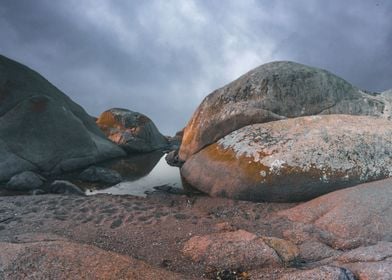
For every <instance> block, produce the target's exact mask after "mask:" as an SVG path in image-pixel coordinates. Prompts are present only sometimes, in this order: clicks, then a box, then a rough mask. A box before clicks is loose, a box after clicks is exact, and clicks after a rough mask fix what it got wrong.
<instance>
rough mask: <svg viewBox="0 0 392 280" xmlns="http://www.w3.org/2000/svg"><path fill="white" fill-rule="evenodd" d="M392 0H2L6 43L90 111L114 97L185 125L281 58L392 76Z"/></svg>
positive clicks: (361, 80) (161, 120) (169, 123)
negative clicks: (203, 105) (224, 91)
mask: <svg viewBox="0 0 392 280" xmlns="http://www.w3.org/2000/svg"><path fill="white" fill-rule="evenodd" d="M391 18H392V1H387V0H379V1H370V0H369V1H367V0H363V1H355V0H348V1H340V0H331V1H321V0H319V1H317V0H309V1H308V0H293V1H282V0H281V1H262V0H260V1H256V0H253V1H252V0H242V1H237V0H228V1H218V0H211V1H201V0H200V1H196V0H176V1H175V0H161V1H158V0H146V1H126V0H123V1H121V0H119V1H106V0H82V1H80V0H79V1H76V0H69V1H50V0H36V1H29V0H21V1H13V0H3V1H2V3H1V4H0V36H1V38H2V42H1V43H0V53H1V54H3V55H6V56H8V57H10V58H12V59H15V60H17V61H19V62H21V63H23V64H26V65H27V66H29V67H31V68H33V69H34V70H36V71H38V72H39V73H41V74H42V75H43V76H44V77H46V78H47V79H48V80H49V81H51V82H52V83H53V84H54V85H56V86H57V87H58V88H60V89H61V90H62V91H63V92H64V93H66V94H67V95H69V96H70V97H71V98H72V99H73V100H74V101H76V102H77V103H79V104H80V105H82V106H83V107H84V108H85V109H86V110H87V112H89V113H90V114H91V115H95V116H97V115H99V114H100V113H101V112H102V111H104V110H106V109H109V108H112V107H122V108H128V109H131V110H134V111H139V112H141V113H144V114H146V115H148V116H149V117H150V118H152V119H153V121H154V122H155V123H156V124H157V126H158V127H159V128H160V130H161V131H162V132H163V133H165V134H173V133H174V132H175V131H177V130H179V129H181V128H182V127H183V126H184V125H185V124H186V122H187V121H188V120H189V118H190V116H191V115H192V113H193V112H194V110H195V109H196V107H197V106H198V104H199V103H200V102H201V101H202V99H203V98H204V97H205V96H206V95H207V94H209V93H210V92H212V91H213V90H214V89H216V88H218V87H221V86H223V85H225V84H226V83H228V82H230V81H232V80H234V79H236V78H237V77H239V76H240V75H242V74H244V73H246V72H247V71H249V70H251V69H252V68H254V67H256V66H259V65H261V64H263V63H267V62H270V61H273V60H293V61H296V62H299V63H303V64H308V65H311V66H316V67H320V68H324V69H327V70H329V71H331V72H333V73H335V74H337V75H339V76H341V77H343V78H344V79H346V80H348V81H349V82H351V83H353V84H354V85H356V86H358V87H360V88H363V89H367V90H372V91H383V90H386V89H388V88H391V87H392V79H391V76H392V59H391V57H392V48H391V46H392V21H391Z"/></svg>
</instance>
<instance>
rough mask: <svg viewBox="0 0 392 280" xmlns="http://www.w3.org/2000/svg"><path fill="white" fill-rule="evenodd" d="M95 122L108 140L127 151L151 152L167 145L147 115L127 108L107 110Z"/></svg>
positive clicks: (166, 141)
mask: <svg viewBox="0 0 392 280" xmlns="http://www.w3.org/2000/svg"><path fill="white" fill-rule="evenodd" d="M97 124H98V126H99V127H100V128H101V129H102V131H103V132H104V133H105V134H106V136H107V137H108V138H109V139H110V140H112V141H113V142H114V143H117V144H118V145H120V147H122V148H123V149H125V150H126V151H127V152H129V153H134V152H142V153H145V152H151V151H155V150H158V149H164V148H167V147H168V145H169V143H168V140H167V139H166V138H165V136H163V135H162V134H161V133H160V132H159V131H158V128H157V127H156V126H155V124H154V123H153V122H152V121H151V120H150V119H149V118H148V117H147V116H145V115H143V114H140V113H137V112H133V111H130V110H127V109H119V108H113V109H110V110H107V111H105V112H103V113H102V114H101V115H100V116H99V118H98V120H97Z"/></svg>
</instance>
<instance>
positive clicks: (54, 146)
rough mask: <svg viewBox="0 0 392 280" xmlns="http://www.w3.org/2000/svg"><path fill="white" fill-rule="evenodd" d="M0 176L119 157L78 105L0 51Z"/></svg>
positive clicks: (0, 178)
mask: <svg viewBox="0 0 392 280" xmlns="http://www.w3.org/2000/svg"><path fill="white" fill-rule="evenodd" d="M0 135H1V139H0V154H1V157H0V181H6V180H8V179H9V178H11V177H12V176H13V175H15V174H17V173H20V172H23V171H26V170H30V171H38V172H42V173H59V172H62V171H69V170H73V169H77V168H80V167H83V166H88V165H90V164H93V163H96V162H98V161H102V160H105V159H108V158H114V157H119V156H123V155H124V154H125V153H124V151H123V150H122V149H121V148H119V147H117V146H116V145H115V144H113V143H112V142H110V141H109V140H107V139H106V137H105V135H104V134H103V133H102V132H101V131H100V129H99V128H98V127H97V125H96V124H95V123H94V121H93V119H92V118H91V117H90V116H89V115H88V114H87V113H86V112H85V111H84V110H83V108H82V107H80V106H79V105H77V104H76V103H75V102H73V101H72V100H71V99H70V98H69V97H67V96H66V95H65V94H63V93H62V92H61V91H60V90H58V89H57V88H56V87H54V86H53V85H52V84H50V83H49V82H48V81H47V80H45V79H44V78H43V77H42V76H41V75H39V74H38V73H37V72H35V71H33V70H31V69H29V68H27V67H26V66H24V65H22V64H19V63H17V62H15V61H12V60H10V59H8V58H6V57H4V56H0Z"/></svg>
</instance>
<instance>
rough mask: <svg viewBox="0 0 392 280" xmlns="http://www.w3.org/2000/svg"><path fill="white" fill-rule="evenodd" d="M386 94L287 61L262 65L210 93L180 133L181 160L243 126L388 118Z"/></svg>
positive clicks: (316, 69)
mask: <svg viewBox="0 0 392 280" xmlns="http://www.w3.org/2000/svg"><path fill="white" fill-rule="evenodd" d="M385 95H387V94H383V95H381V94H370V93H367V92H364V91H361V90H359V89H357V88H355V87H354V86H352V85H351V84H350V83H348V82H347V81H345V80H343V79H341V78H339V77H337V76H335V75H333V74H332V73H330V72H328V71H325V70H322V69H318V68H313V67H309V66H306V65H302V64H298V63H294V62H289V61H280V62H271V63H267V64H264V65H262V66H260V67H258V68H256V69H254V70H252V71H250V72H248V73H246V74H245V75H243V76H241V77H240V78H238V79H237V80H235V81H233V82H231V83H230V84H228V85H226V86H224V87H222V88H220V89H218V90H215V91H214V92H212V93H211V94H210V95H208V96H207V97H206V98H205V99H204V100H203V102H202V103H201V104H200V106H199V107H198V108H197V110H196V112H195V113H194V114H193V117H192V118H191V120H190V121H189V123H188V125H187V126H186V128H185V130H184V137H183V142H182V144H181V147H180V151H179V158H180V159H181V160H183V161H186V160H187V159H188V158H189V157H190V156H191V155H193V154H195V153H197V152H198V151H200V150H201V149H202V148H204V147H206V146H207V145H209V144H212V143H214V142H215V141H217V140H219V139H220V138H222V137H223V136H225V135H227V134H229V133H230V132H232V131H235V130H237V129H239V128H241V127H244V126H246V125H250V124H255V123H265V122H269V121H274V120H280V119H285V118H295V117H301V116H309V115H323V114H350V115H371V116H385V117H387V118H388V117H389V116H390V113H391V112H390V110H389V107H390V106H389V101H387V100H386V98H385Z"/></svg>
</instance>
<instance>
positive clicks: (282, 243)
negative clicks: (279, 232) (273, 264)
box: [261, 236, 299, 266]
mask: <svg viewBox="0 0 392 280" xmlns="http://www.w3.org/2000/svg"><path fill="white" fill-rule="evenodd" d="M261 239H262V240H263V241H264V242H265V243H266V244H267V245H268V246H269V247H271V248H272V249H274V250H275V252H276V253H277V254H278V256H279V257H280V259H281V260H282V261H283V263H284V264H285V265H288V266H290V265H291V264H292V263H295V261H296V260H297V259H298V256H299V249H298V247H297V246H296V245H295V244H293V243H292V242H290V241H287V240H284V239H280V238H276V237H267V236H263V237H261Z"/></svg>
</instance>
